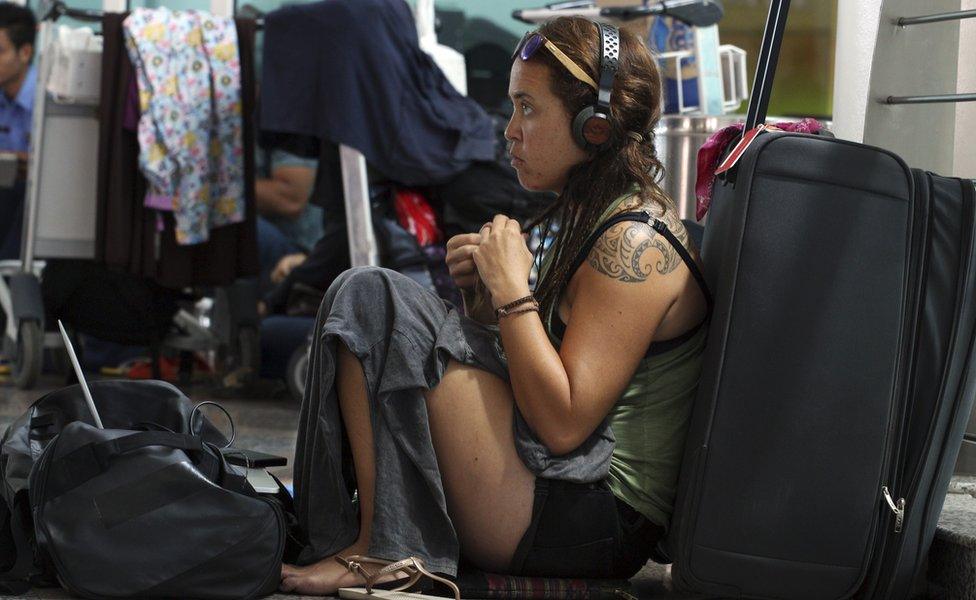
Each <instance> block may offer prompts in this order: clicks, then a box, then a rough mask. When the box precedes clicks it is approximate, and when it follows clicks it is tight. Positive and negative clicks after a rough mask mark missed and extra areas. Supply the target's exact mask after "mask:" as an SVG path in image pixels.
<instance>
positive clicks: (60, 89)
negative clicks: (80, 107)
mask: <svg viewBox="0 0 976 600" xmlns="http://www.w3.org/2000/svg"><path fill="white" fill-rule="evenodd" d="M49 48H50V51H51V52H52V53H53V57H54V60H53V61H52V62H53V64H52V66H51V75H50V77H48V81H47V91H48V92H50V93H51V94H52V95H53V96H54V97H55V99H56V100H57V101H59V102H67V103H85V104H93V103H97V102H98V99H99V88H100V86H101V81H102V37H101V36H100V35H96V34H95V33H94V32H93V31H92V30H91V28H89V27H80V28H77V29H74V28H71V27H67V26H64V25H61V26H60V27H58V32H57V38H56V39H55V40H54V42H52V44H51V45H50V47H49Z"/></svg>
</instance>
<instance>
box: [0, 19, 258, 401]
mask: <svg viewBox="0 0 976 600" xmlns="http://www.w3.org/2000/svg"><path fill="white" fill-rule="evenodd" d="M214 4H218V1H217V0H215V2H214ZM127 8H128V7H127V5H126V2H125V1H124V0H103V9H104V10H105V11H124V10H127ZM43 14H44V16H43V18H42V19H41V22H40V26H39V28H38V35H37V44H36V47H37V48H38V49H40V52H38V59H37V60H38V62H37V74H38V80H37V89H36V91H35V96H34V112H33V122H32V124H31V151H30V153H29V158H28V167H27V193H26V198H25V210H24V229H23V241H22V250H21V259H22V260H20V261H4V263H3V264H0V308H2V310H3V311H4V313H5V315H6V317H7V318H6V327H5V328H4V331H3V332H2V337H3V339H2V349H3V353H4V355H6V356H8V357H11V358H12V359H13V361H12V362H13V365H12V369H11V371H12V380H13V382H14V384H15V385H16V386H17V387H18V388H20V389H30V388H32V387H33V386H34V384H35V383H36V381H37V378H38V376H39V375H40V372H41V368H42V363H43V351H44V349H45V348H61V347H63V343H62V341H61V339H60V337H59V336H58V334H57V333H48V334H46V333H45V320H44V303H43V299H42V296H41V288H40V277H41V273H42V271H43V268H44V262H43V261H41V260H38V257H44V258H78V259H93V258H94V257H95V228H96V223H95V220H96V212H97V198H96V196H97V179H96V177H95V173H96V172H97V169H98V163H97V161H98V138H99V121H98V116H97V109H98V100H97V99H96V100H93V99H90V98H89V99H83V100H76V101H72V100H70V99H65V98H61V97H59V98H54V97H53V96H52V95H51V94H50V93H49V92H48V91H47V82H48V80H49V78H50V75H51V69H52V67H53V63H54V60H55V57H54V56H53V52H52V48H53V46H52V44H53V41H54V39H55V33H56V32H55V22H56V21H57V20H58V18H60V17H62V16H67V17H71V18H73V19H77V20H79V21H87V22H100V21H101V17H102V14H103V13H102V12H101V11H91V10H79V9H73V8H69V7H67V6H66V5H65V4H64V3H62V2H60V1H56V2H54V3H52V4H50V5H49V6H48V7H47V8H46V10H44V11H43ZM213 306H214V319H213V320H212V321H213V322H212V326H209V327H205V326H203V325H202V324H201V323H200V321H199V319H197V318H196V317H195V316H194V315H192V314H191V313H190V312H189V311H187V310H181V311H180V312H179V313H177V315H176V317H175V319H174V324H175V325H176V326H177V327H178V328H179V329H181V330H182V331H183V333H181V334H174V335H170V336H167V337H166V338H165V339H164V340H163V342H162V345H163V346H164V347H168V348H173V349H176V350H179V351H181V352H193V351H211V350H221V349H231V352H229V355H230V356H231V357H232V360H233V362H234V364H235V366H237V367H238V368H241V370H242V371H243V372H245V373H246V372H250V373H257V371H258V367H259V364H260V356H259V348H260V345H259V343H258V338H257V335H258V333H257V332H258V327H257V325H258V319H257V285H256V282H250V281H245V280H239V281H237V282H234V284H232V285H231V286H228V287H226V288H217V289H216V290H215V301H214V304H213ZM154 372H155V373H154V374H155V375H157V376H158V363H157V361H154Z"/></svg>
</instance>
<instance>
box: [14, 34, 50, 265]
mask: <svg viewBox="0 0 976 600" xmlns="http://www.w3.org/2000/svg"><path fill="white" fill-rule="evenodd" d="M52 27H54V24H53V23H51V22H50V21H44V22H42V23H41V27H40V31H38V35H37V41H38V44H37V46H36V47H37V48H41V49H42V51H41V52H40V56H39V57H38V59H37V87H36V88H35V89H34V112H33V116H32V119H31V121H32V123H31V136H30V147H29V148H28V151H27V190H26V193H25V194H24V197H25V202H26V204H27V206H26V207H25V208H26V210H25V211H24V224H23V240H22V242H21V243H22V245H21V253H20V257H21V259H22V260H23V261H24V262H23V269H24V273H33V272H34V245H35V243H36V241H37V240H36V238H37V207H38V204H39V203H40V201H41V198H40V191H41V190H40V183H41V182H40V174H41V173H40V172H41V156H40V151H41V149H42V148H43V147H44V111H45V110H46V106H45V105H46V104H47V85H45V82H46V81H47V79H48V74H49V72H50V69H51V48H50V44H49V39H50V37H51V36H50V32H51V28H52Z"/></svg>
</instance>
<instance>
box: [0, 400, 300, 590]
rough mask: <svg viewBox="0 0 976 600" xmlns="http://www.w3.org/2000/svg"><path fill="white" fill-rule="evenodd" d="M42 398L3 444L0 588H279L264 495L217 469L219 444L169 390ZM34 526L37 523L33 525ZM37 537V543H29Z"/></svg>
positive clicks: (277, 544) (277, 528) (273, 519)
mask: <svg viewBox="0 0 976 600" xmlns="http://www.w3.org/2000/svg"><path fill="white" fill-rule="evenodd" d="M91 390H92V396H93V399H94V402H95V405H96V406H97V408H98V411H99V413H100V415H101V418H102V421H103V423H104V425H105V427H106V428H107V429H97V428H95V427H93V426H92V422H93V420H92V417H91V415H90V413H89V412H88V408H87V406H86V404H85V400H84V397H83V395H82V392H81V389H80V387H79V386H71V387H68V388H64V389H61V390H58V391H56V392H52V393H50V394H48V395H46V396H44V397H43V398H41V399H40V400H38V401H37V402H35V403H34V404H33V405H31V407H30V408H29V409H28V410H27V411H26V412H25V413H24V414H23V415H22V416H21V417H20V418H18V419H17V420H15V421H14V422H13V423H12V424H11V425H10V426H9V427H8V429H7V431H6V433H5V434H4V436H3V441H2V445H0V483H2V485H0V491H2V494H0V496H2V498H0V500H2V501H0V591H5V592H9V593H15V594H18V593H23V592H24V591H26V590H27V589H28V588H29V587H31V586H45V585H51V584H56V583H57V582H60V583H61V584H62V585H63V586H64V587H65V588H67V589H68V590H69V591H71V592H73V593H75V594H77V595H81V596H87V597H96V596H97V597H116V598H123V597H130V598H150V597H179V598H248V597H256V596H259V595H264V594H268V593H271V592H273V591H274V590H275V589H276V587H277V584H278V576H279V573H280V567H281V556H282V546H283V541H282V540H283V536H284V531H285V528H284V525H283V521H282V513H281V508H280V507H279V502H278V499H276V498H274V497H263V496H262V497H259V496H258V495H257V494H255V493H254V491H253V489H251V488H250V486H249V485H248V484H247V483H246V479H245V477H244V475H243V473H238V472H237V471H235V470H234V469H233V468H232V467H230V466H229V465H227V463H226V462H225V461H224V459H223V456H222V455H221V453H220V451H219V447H220V446H223V445H225V444H226V443H227V440H226V438H224V436H223V435H221V434H220V432H219V431H218V430H217V429H216V428H215V427H214V426H213V425H212V424H211V423H210V422H209V421H208V420H207V419H206V418H205V417H202V416H201V415H199V414H198V415H197V416H198V418H196V419H193V424H194V427H193V431H194V432H196V433H199V434H201V435H202V437H201V435H190V433H189V432H190V431H191V428H190V421H191V418H192V417H193V413H194V406H193V404H192V403H191V402H190V400H189V399H188V398H187V397H186V396H184V395H183V394H182V393H181V392H180V391H179V390H178V389H176V388H175V387H173V386H172V385H170V384H168V383H165V382H160V381H96V382H92V383H91ZM32 516H33V517H35V518H36V522H35V519H32ZM35 533H36V538H35Z"/></svg>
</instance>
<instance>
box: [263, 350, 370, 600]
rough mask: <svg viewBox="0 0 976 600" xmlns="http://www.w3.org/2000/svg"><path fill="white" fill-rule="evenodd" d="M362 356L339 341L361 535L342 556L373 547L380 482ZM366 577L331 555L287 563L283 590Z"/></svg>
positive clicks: (324, 589) (321, 587)
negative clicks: (299, 564)
mask: <svg viewBox="0 0 976 600" xmlns="http://www.w3.org/2000/svg"><path fill="white" fill-rule="evenodd" d="M365 379H366V378H365V376H364V375H363V367H362V365H361V364H360V363H359V359H357V358H356V357H355V355H353V353H352V352H350V351H349V349H348V348H347V347H346V346H345V344H342V343H341V342H340V343H339V346H338V364H337V365H336V391H337V395H338V396H339V409H340V410H341V412H342V421H343V424H344V425H345V428H346V432H347V433H348V435H349V445H350V448H351V450H352V460H353V466H354V468H355V470H356V485H357V489H358V493H359V510H360V517H359V518H360V521H359V537H358V538H357V539H356V541H355V542H354V543H353V545H352V546H350V547H348V548H346V549H345V550H342V551H341V552H339V553H338V555H339V556H348V555H352V554H364V553H365V552H366V549H367V548H368V547H369V536H370V528H371V527H372V524H373V506H374V504H373V501H374V495H375V494H374V492H375V483H376V454H375V448H374V447H373V427H372V424H371V423H370V416H369V399H368V397H367V395H366V381H365ZM361 584H362V579H361V578H360V577H359V576H358V575H354V574H353V573H350V572H349V571H348V570H346V568H345V567H343V566H342V565H340V564H339V563H338V562H336V561H335V557H334V556H329V557H327V558H325V559H323V560H320V561H319V562H317V563H315V564H312V565H309V566H307V567H295V566H292V565H283V566H282V569H281V590H282V591H285V592H299V593H301V594H312V595H323V596H324V595H327V594H334V593H335V591H336V590H337V589H339V588H340V587H346V586H354V585H361Z"/></svg>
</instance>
